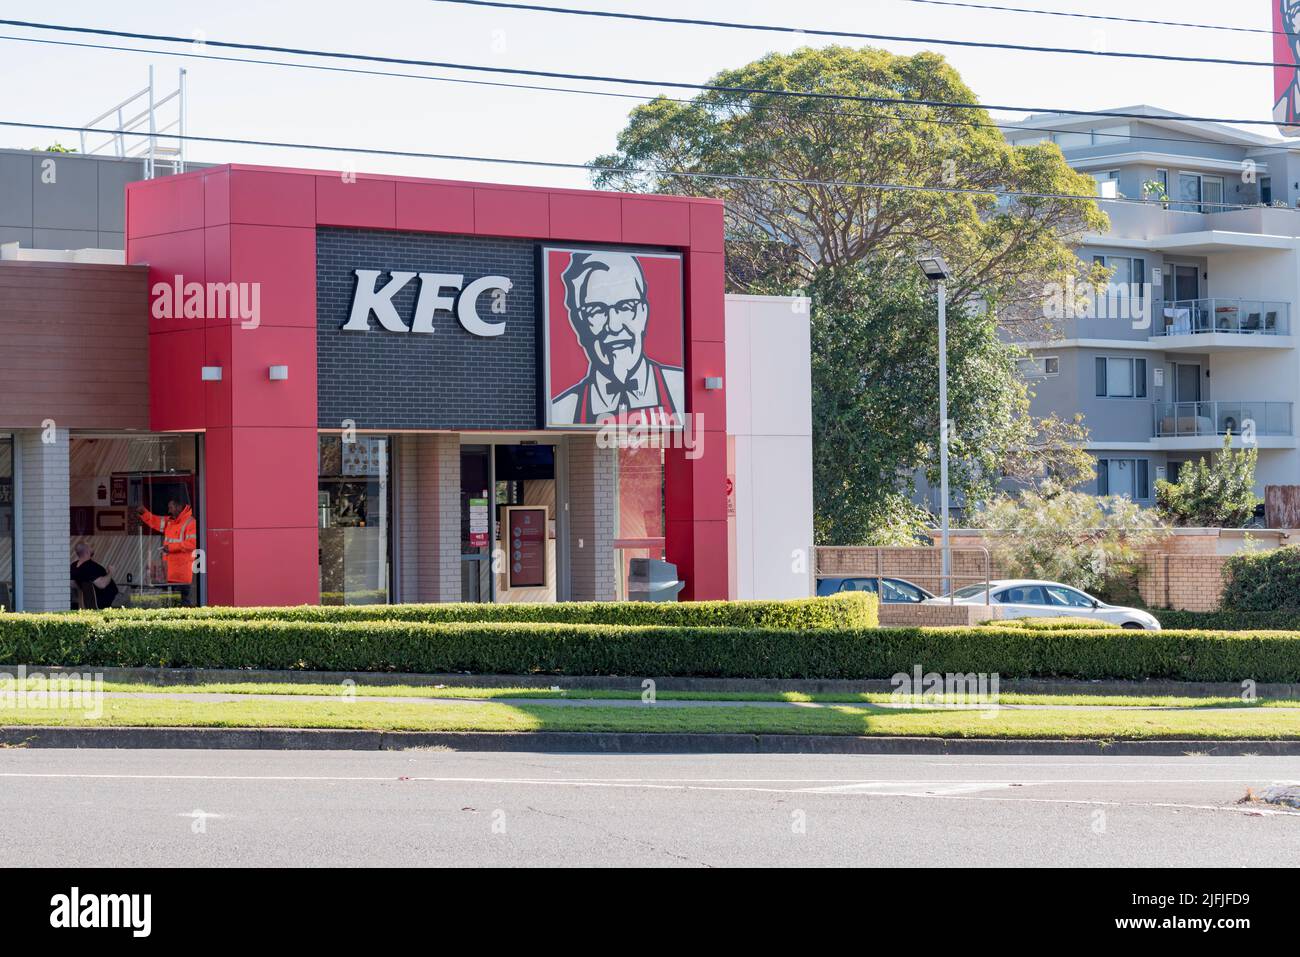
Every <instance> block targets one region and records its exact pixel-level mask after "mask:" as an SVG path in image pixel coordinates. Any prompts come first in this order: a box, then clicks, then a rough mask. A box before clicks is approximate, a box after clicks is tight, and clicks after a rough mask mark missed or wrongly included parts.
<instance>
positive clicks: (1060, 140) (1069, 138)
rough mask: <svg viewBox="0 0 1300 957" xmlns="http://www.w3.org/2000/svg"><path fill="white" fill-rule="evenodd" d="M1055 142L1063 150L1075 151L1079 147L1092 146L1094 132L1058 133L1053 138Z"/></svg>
mask: <svg viewBox="0 0 1300 957" xmlns="http://www.w3.org/2000/svg"><path fill="white" fill-rule="evenodd" d="M1052 140H1053V142H1055V143H1056V145H1057V146H1059V147H1060V148H1061V149H1063V150H1068V149H1073V148H1075V147H1077V146H1091V145H1092V130H1083V131H1081V132H1078V133H1056V134H1053V136H1052Z"/></svg>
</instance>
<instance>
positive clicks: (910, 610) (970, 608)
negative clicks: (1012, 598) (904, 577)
mask: <svg viewBox="0 0 1300 957" xmlns="http://www.w3.org/2000/svg"><path fill="white" fill-rule="evenodd" d="M996 617H997V608H996V606H992V605H903V604H897V605H892V604H887V605H881V606H880V623H881V624H882V625H886V626H891V627H917V628H919V627H926V628H933V627H937V626H941V625H975V624H979V623H980V622H981V621H985V620H987V619H989V618H996Z"/></svg>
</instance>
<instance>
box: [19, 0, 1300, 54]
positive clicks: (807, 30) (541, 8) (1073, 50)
mask: <svg viewBox="0 0 1300 957" xmlns="http://www.w3.org/2000/svg"><path fill="white" fill-rule="evenodd" d="M433 2H434V3H455V4H459V5H461V6H468V7H493V8H496V9H502V10H523V11H528V12H531V13H559V14H565V15H568V16H577V17H603V18H606V19H610V20H636V21H640V22H643V23H666V24H673V25H677V26H690V27H716V28H722V29H727V30H754V31H759V32H763V33H784V34H801V35H805V36H810V37H829V38H832V39H839V40H875V41H879V42H885V43H920V44H924V45H934V46H950V47H968V48H976V49H981V50H1015V51H1018V52H1022V53H1054V54H1064V55H1069V56H1099V57H1115V58H1119V59H1127V60H1160V61H1163V62H1167V63H1200V64H1204V65H1215V66H1266V67H1294V66H1295V64H1294V63H1278V62H1275V61H1273V60H1240V59H1233V58H1229V57H1201V56H1190V55H1187V54H1181V53H1141V52H1138V51H1134V50H1088V49H1085V48H1082V47H1048V46H1039V45H1037V44H1030V43H998V42H995V41H992V40H953V39H946V38H942V37H923V36H908V35H897V34H890V33H858V32H855V31H851V30H827V29H822V28H818V27H801V26H777V25H775V24H767V23H742V22H739V21H735V20H701V19H697V18H694V17H665V16H658V15H655V14H649V13H618V12H615V11H613V10H578V9H574V8H572V7H556V6H549V5H545V4H540V3H508V2H505V0H433ZM0 22H2V21H0Z"/></svg>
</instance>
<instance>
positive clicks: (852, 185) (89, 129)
mask: <svg viewBox="0 0 1300 957" xmlns="http://www.w3.org/2000/svg"><path fill="white" fill-rule="evenodd" d="M0 127H11V128H14V129H25V130H56V131H59V132H64V133H91V134H94V133H107V134H112V135H115V136H117V135H121V136H154V135H157V134H152V133H149V132H148V131H145V130H139V131H137V130H114V129H105V128H102V127H94V126H78V125H65V124H61V123H24V122H20V121H18V120H0ZM162 138H163V139H169V140H181V141H184V142H186V143H221V144H224V145H228V146H259V147H274V148H276V149H297V150H315V151H321V152H328V153H360V154H364V155H367V156H391V157H400V158H403V159H430V160H445V161H454V162H464V163H489V164H496V165H501V166H535V167H540V168H544V169H568V170H585V171H587V172H597V173H599V172H611V173H641V174H647V175H655V176H672V177H680V178H683V179H703V180H712V181H725V182H739V183H771V184H773V185H784V186H829V187H834V188H837V189H867V190H879V191H881V192H907V193H937V194H946V195H956V196H993V197H996V198H999V199H1068V200H1087V201H1089V202H1095V203H1112V204H1123V205H1135V206H1151V205H1162V204H1163V203H1164V202H1165V201H1163V200H1147V199H1129V198H1126V197H1115V198H1111V197H1101V196H1085V195H1083V194H1081V193H1039V192H1028V191H1022V190H998V189H977V188H975V187H970V186H919V185H914V184H911V183H866V182H853V181H849V180H823V179H806V178H800V177H781V176H755V175H745V174H739V173H710V172H707V171H702V170H674V169H662V168H654V167H650V168H637V169H631V170H624V169H622V168H620V167H613V166H602V165H599V164H596V163H567V162H562V161H560V160H537V159H518V158H515V157H505V156H472V155H466V154H460V153H426V152H421V151H419V150H394V149H382V148H379V147H361V146H336V145H332V144H326V143H294V142H282V141H278V140H256V139H248V138H241V137H229V136H199V135H196V134H193V133H186V134H183V135H180V134H174V133H169V134H166V135H164V136H162ZM1195 205H1197V206H1201V207H1204V206H1214V207H1224V208H1227V209H1235V208H1238V206H1239V205H1240V204H1238V203H1209V202H1197V203H1196V204H1195Z"/></svg>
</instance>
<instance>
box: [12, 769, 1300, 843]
mask: <svg viewBox="0 0 1300 957" xmlns="http://www.w3.org/2000/svg"><path fill="white" fill-rule="evenodd" d="M1288 782H1300V758H1263V757H1260V758H1208V757H1183V758H1135V757H1117V758H1104V757H1092V758H1089V757H1073V758H1064V757H1063V758H1047V757H1042V758H1029V757H937V756H915V757H911V756H909V757H896V756H811V755H759V756H753V755H693V756H665V755H563V754H561V755H546V754H518V753H514V754H488V753H457V752H451V751H407V752H343V751H323V752H322V751H311V752H307V751H179V750H177V751H128V750H122V751H108V750H84V751H71V750H22V749H13V750H4V751H0V820H3V822H4V827H3V828H0V862H3V863H4V864H6V865H53V864H58V865H63V866H123V865H126V866H166V865H199V866H206V865H213V866H221V865H254V866H256V865H275V866H281V865H283V866H290V865H326V866H348V867H353V866H371V865H422V864H424V865H499V866H511V867H524V866H533V865H631V866H685V867H694V866H733V865H759V866H763V865H813V866H815V865H859V866H872V867H883V866H909V865H920V866H948V865H969V866H981V865H999V866H1037V865H1070V866H1091V865H1117V866H1130V865H1131V866H1143V867H1152V866H1190V865H1203V866H1223V867H1240V866H1242V865H1247V866H1249V865H1252V864H1260V865H1264V864H1267V865H1283V866H1297V865H1300V812H1294V811H1282V810H1276V811H1275V810H1272V809H1268V808H1258V807H1255V806H1243V805H1238V804H1237V803H1235V802H1236V801H1237V799H1239V798H1241V797H1242V796H1243V795H1244V794H1245V792H1246V788H1247V787H1254V788H1256V789H1258V788H1261V787H1264V786H1268V785H1270V784H1277V783H1288Z"/></svg>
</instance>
